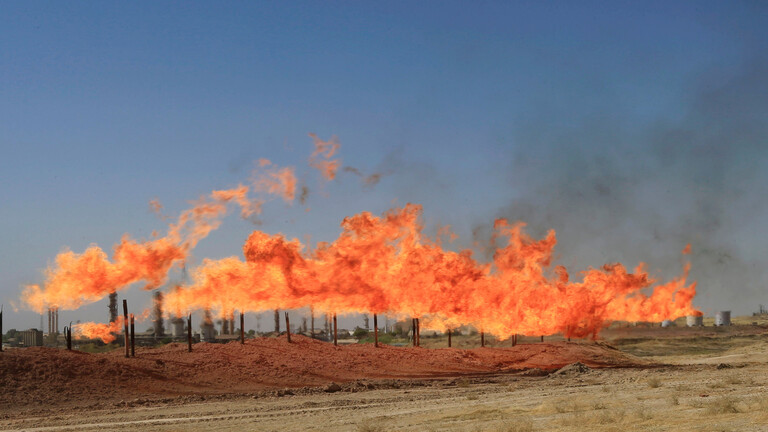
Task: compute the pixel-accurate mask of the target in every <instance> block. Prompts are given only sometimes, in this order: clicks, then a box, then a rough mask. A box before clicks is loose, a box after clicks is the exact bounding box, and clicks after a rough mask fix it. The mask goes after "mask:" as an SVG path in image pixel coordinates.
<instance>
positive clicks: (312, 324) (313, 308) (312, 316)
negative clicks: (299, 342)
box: [309, 306, 315, 339]
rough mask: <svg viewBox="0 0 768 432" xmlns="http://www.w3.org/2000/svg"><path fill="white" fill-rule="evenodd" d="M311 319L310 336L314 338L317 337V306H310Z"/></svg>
mask: <svg viewBox="0 0 768 432" xmlns="http://www.w3.org/2000/svg"><path fill="white" fill-rule="evenodd" d="M309 321H310V323H311V324H310V330H309V337H311V338H312V339H314V338H315V307H314V306H310V307H309Z"/></svg>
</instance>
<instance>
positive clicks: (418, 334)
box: [416, 318, 421, 347]
mask: <svg viewBox="0 0 768 432" xmlns="http://www.w3.org/2000/svg"><path fill="white" fill-rule="evenodd" d="M416 346H419V347H420V346H421V322H420V321H419V319H418V318H416Z"/></svg>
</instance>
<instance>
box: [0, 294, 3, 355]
mask: <svg viewBox="0 0 768 432" xmlns="http://www.w3.org/2000/svg"><path fill="white" fill-rule="evenodd" d="M0 352H3V306H2V305H0Z"/></svg>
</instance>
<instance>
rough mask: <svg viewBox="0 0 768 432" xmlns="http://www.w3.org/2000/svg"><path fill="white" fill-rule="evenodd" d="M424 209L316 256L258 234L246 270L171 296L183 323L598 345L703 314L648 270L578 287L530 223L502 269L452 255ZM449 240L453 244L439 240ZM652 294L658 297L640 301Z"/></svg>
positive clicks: (215, 274) (208, 278) (613, 269)
mask: <svg viewBox="0 0 768 432" xmlns="http://www.w3.org/2000/svg"><path fill="white" fill-rule="evenodd" d="M421 213H422V210H421V207H420V206H418V205H412V204H409V205H407V206H405V207H404V208H400V209H393V210H391V211H389V212H387V213H385V214H384V215H383V216H381V217H376V216H373V215H372V214H370V213H361V214H358V215H356V216H353V217H349V218H346V219H344V221H343V222H342V229H343V232H342V233H341V235H340V236H339V238H338V239H337V240H336V241H335V242H333V243H330V244H320V245H319V247H318V248H317V250H315V251H314V253H312V254H311V256H309V255H308V254H305V253H302V250H303V249H304V247H303V245H302V244H301V243H300V242H299V241H298V240H286V239H285V238H284V237H283V236H282V235H279V234H277V235H269V234H266V233H263V232H261V231H254V232H253V233H252V234H251V235H250V237H249V238H248V240H247V241H246V243H245V245H244V246H243V254H244V256H245V261H243V260H240V259H238V258H236V257H230V258H226V259H222V260H206V261H204V262H203V264H202V265H201V266H200V267H199V268H198V269H197V270H196V271H195V272H194V274H193V277H194V280H195V282H194V284H192V285H191V286H187V287H179V288H177V289H176V290H175V291H173V292H171V293H169V294H168V295H167V296H166V304H167V305H168V306H169V307H170V308H171V310H175V311H176V313H177V314H182V313H184V312H186V311H188V310H196V309H204V308H213V309H217V310H221V311H222V313H229V312H230V311H232V310H234V309H238V310H241V311H252V312H261V311H265V310H272V309H278V308H279V309H292V308H300V307H304V306H306V305H313V306H314V307H315V309H316V310H317V309H322V310H326V311H331V312H335V313H351V312H370V313H390V314H395V315H400V316H416V317H422V319H424V322H425V324H426V325H429V326H430V327H433V328H443V329H445V328H447V327H449V326H450V327H454V326H457V325H460V324H473V325H475V326H477V327H479V328H482V329H483V330H484V331H485V332H487V333H491V334H494V335H496V336H498V337H499V338H502V339H504V338H508V337H510V336H511V335H513V334H529V335H549V334H555V333H563V334H565V335H567V336H573V337H586V336H594V335H596V334H597V333H598V332H599V331H600V329H601V328H602V327H603V326H604V325H605V324H606V323H607V322H610V321H615V320H626V321H661V320H664V319H675V318H678V317H680V316H684V315H688V314H692V313H695V312H696V311H695V309H694V308H693V307H692V305H691V301H692V299H693V297H694V295H695V293H696V288H695V287H696V284H695V282H694V283H690V284H687V282H686V279H687V275H688V267H689V266H688V265H686V266H685V268H684V271H683V275H682V276H680V277H678V278H676V279H673V280H672V281H670V282H668V283H666V284H661V285H655V286H654V284H655V283H656V281H654V280H653V279H651V278H650V277H649V275H648V273H647V272H646V271H645V270H644V266H643V264H640V265H638V267H637V268H636V269H635V270H634V272H629V271H627V269H626V268H625V267H624V266H622V265H621V264H607V265H605V266H603V267H602V268H599V269H588V270H586V271H584V272H583V273H582V280H581V281H579V282H572V281H570V280H569V274H568V271H567V270H566V269H565V268H564V267H562V266H553V265H552V254H553V250H554V247H555V244H556V242H557V241H556V237H555V233H554V231H550V233H549V234H548V235H547V236H546V237H545V238H543V239H541V240H534V239H532V238H530V237H529V236H527V235H526V234H525V232H524V231H523V227H524V224H522V223H517V224H509V223H508V222H507V221H505V220H497V221H496V224H495V225H496V235H497V236H499V237H500V238H502V239H505V242H506V245H504V246H503V247H501V248H499V249H497V250H496V253H495V255H494V260H493V263H491V264H482V263H478V262H476V261H475V260H474V259H473V258H472V252H471V251H469V250H465V251H461V252H453V251H448V250H445V249H443V248H442V247H441V246H440V244H439V242H438V241H436V240H432V239H430V238H428V237H427V236H425V235H424V234H423V233H422V226H421V223H420V219H421ZM441 234H446V231H445V230H441ZM651 287H653V292H652V294H650V295H645V294H643V293H642V292H641V291H642V290H645V289H647V288H651Z"/></svg>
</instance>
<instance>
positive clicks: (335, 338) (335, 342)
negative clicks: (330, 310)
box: [333, 314, 339, 346]
mask: <svg viewBox="0 0 768 432" xmlns="http://www.w3.org/2000/svg"><path fill="white" fill-rule="evenodd" d="M333 345H335V346H339V334H338V331H337V328H336V314H333Z"/></svg>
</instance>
